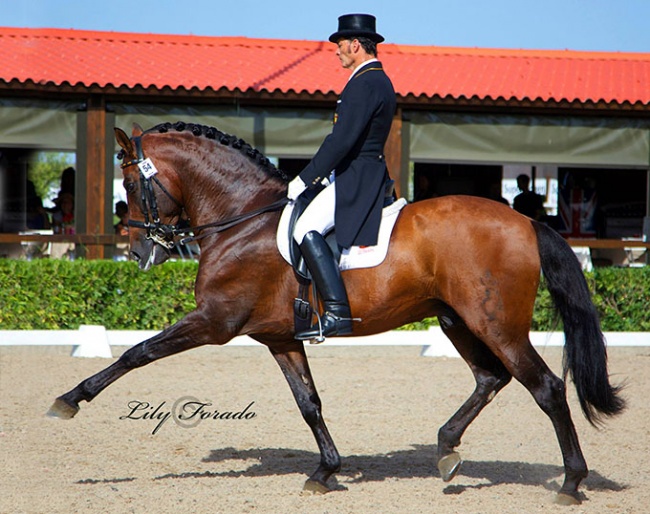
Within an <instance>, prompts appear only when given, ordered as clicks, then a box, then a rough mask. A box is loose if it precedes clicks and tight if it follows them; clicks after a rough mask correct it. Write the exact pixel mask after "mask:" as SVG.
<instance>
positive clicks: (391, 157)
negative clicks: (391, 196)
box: [386, 107, 408, 198]
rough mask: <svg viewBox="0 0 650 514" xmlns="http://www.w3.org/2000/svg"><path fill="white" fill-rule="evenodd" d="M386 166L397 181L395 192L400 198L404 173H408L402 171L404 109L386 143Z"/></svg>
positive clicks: (394, 118)
mask: <svg viewBox="0 0 650 514" xmlns="http://www.w3.org/2000/svg"><path fill="white" fill-rule="evenodd" d="M386 165H387V166H388V171H389V172H390V177H391V178H392V179H393V180H394V181H395V192H396V193H397V197H398V198H399V197H400V196H402V194H401V192H402V191H401V189H402V187H401V184H402V173H408V170H403V169H402V109H401V108H399V107H398V109H397V112H396V113H395V116H394V117H393V124H392V126H391V128H390V134H388V141H386Z"/></svg>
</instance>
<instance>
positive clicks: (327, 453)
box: [271, 341, 341, 494]
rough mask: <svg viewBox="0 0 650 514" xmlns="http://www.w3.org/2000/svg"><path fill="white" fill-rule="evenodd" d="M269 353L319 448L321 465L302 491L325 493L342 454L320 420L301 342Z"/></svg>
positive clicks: (317, 403)
mask: <svg viewBox="0 0 650 514" xmlns="http://www.w3.org/2000/svg"><path fill="white" fill-rule="evenodd" d="M285 348H286V347H285ZM271 353H272V354H273V357H275V360H276V361H277V363H278V364H279V365H280V369H281V370H282V372H283V373H284V376H285V377H286V379H287V382H289V387H291V392H292V393H293V396H294V398H295V399H296V402H297V403H298V407H299V408H300V412H301V413H302V416H303V418H304V419H305V421H306V422H307V424H308V425H309V428H311V431H312V432H313V434H314V437H315V438H316V443H317V444H318V449H319V450H320V464H319V466H318V468H317V469H316V471H315V472H314V473H313V474H312V475H311V476H310V477H309V479H308V480H307V481H306V482H305V486H304V488H303V490H304V491H305V492H307V493H314V494H322V493H326V492H328V491H329V490H330V489H329V486H328V485H327V480H328V479H329V477H330V476H332V474H334V473H336V472H337V471H338V470H339V469H341V457H340V456H339V452H338V450H337V449H336V446H335V445H334V441H333V440H332V437H331V436H330V434H329V431H328V430H327V426H325V421H324V420H323V415H322V412H321V401H320V398H319V397H318V392H317V391H316V387H315V385H314V380H313V378H312V376H311V371H310V370H309V364H308V362H307V355H306V354H305V348H304V346H303V343H302V342H301V341H296V342H292V343H291V344H290V345H289V347H288V349H285V350H284V351H279V350H274V349H273V348H271Z"/></svg>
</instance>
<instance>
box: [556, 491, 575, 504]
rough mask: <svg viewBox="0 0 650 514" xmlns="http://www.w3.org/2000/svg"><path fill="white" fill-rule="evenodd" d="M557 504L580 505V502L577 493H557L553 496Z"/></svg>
mask: <svg viewBox="0 0 650 514" xmlns="http://www.w3.org/2000/svg"><path fill="white" fill-rule="evenodd" d="M554 503H557V504H558V505H580V504H581V503H582V502H581V501H580V498H578V496H577V493H576V494H575V495H573V494H569V493H557V496H556V497H555V502H554Z"/></svg>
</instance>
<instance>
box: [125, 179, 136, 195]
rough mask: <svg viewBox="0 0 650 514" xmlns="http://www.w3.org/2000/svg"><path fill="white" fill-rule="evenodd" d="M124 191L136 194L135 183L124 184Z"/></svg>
mask: <svg viewBox="0 0 650 514" xmlns="http://www.w3.org/2000/svg"><path fill="white" fill-rule="evenodd" d="M124 189H126V192H127V193H135V182H128V183H126V184H124Z"/></svg>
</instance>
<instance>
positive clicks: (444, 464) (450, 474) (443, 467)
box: [438, 452, 463, 482]
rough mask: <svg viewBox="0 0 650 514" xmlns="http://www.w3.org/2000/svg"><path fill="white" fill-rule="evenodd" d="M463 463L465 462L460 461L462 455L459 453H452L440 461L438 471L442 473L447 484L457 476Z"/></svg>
mask: <svg viewBox="0 0 650 514" xmlns="http://www.w3.org/2000/svg"><path fill="white" fill-rule="evenodd" d="M462 463H463V461H462V460H460V454H459V453H458V452H452V453H450V454H449V455H445V456H444V457H443V458H442V459H440V460H439V461H438V471H440V476H441V477H442V479H443V480H444V481H445V482H449V481H450V480H451V479H452V478H454V477H455V476H456V473H458V470H459V469H460V465H461V464H462Z"/></svg>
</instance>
